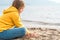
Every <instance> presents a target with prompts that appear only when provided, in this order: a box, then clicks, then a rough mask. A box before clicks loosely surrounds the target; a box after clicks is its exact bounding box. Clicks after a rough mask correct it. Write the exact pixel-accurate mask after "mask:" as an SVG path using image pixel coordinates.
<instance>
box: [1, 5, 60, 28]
mask: <svg viewBox="0 0 60 40" xmlns="http://www.w3.org/2000/svg"><path fill="white" fill-rule="evenodd" d="M9 6H10V5H1V6H0V15H2V14H3V10H5V9H7V8H8V7H9ZM21 19H22V22H23V24H24V25H25V26H26V27H30V28H31V27H35V28H37V27H43V28H44V27H46V28H54V29H60V6H25V8H24V11H23V12H22V13H21Z"/></svg>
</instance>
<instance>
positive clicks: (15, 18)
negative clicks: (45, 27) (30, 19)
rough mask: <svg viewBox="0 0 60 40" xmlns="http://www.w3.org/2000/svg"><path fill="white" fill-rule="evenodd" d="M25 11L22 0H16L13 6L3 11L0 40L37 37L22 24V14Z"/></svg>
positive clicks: (0, 19) (0, 20)
mask: <svg viewBox="0 0 60 40" xmlns="http://www.w3.org/2000/svg"><path fill="white" fill-rule="evenodd" d="M23 9H24V2H23V1H22V0H14V1H13V3H12V6H10V7H9V8H8V9H6V10H4V11H3V15H2V16H1V17H0V39H3V40H4V39H12V38H16V37H23V36H25V35H26V36H27V37H32V36H33V35H35V34H34V33H31V32H29V31H28V30H27V28H25V27H24V25H23V24H22V22H21V19H20V16H19V15H20V14H21V12H22V11H23Z"/></svg>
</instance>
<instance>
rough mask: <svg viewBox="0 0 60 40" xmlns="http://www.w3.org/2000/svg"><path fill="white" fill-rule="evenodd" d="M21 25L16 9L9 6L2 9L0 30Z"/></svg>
mask: <svg viewBox="0 0 60 40" xmlns="http://www.w3.org/2000/svg"><path fill="white" fill-rule="evenodd" d="M14 26H16V27H23V26H24V25H23V24H22V22H21V19H20V16H19V13H18V10H17V9H16V8H15V7H13V6H11V7H9V8H8V9H6V10H4V11H3V15H2V16H1V17H0V32H2V31H4V30H8V29H10V28H13V27H14Z"/></svg>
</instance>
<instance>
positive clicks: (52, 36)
mask: <svg viewBox="0 0 60 40" xmlns="http://www.w3.org/2000/svg"><path fill="white" fill-rule="evenodd" d="M28 29H29V30H30V31H31V32H37V33H38V34H39V37H38V38H17V39H13V40H60V30H57V29H48V28H28Z"/></svg>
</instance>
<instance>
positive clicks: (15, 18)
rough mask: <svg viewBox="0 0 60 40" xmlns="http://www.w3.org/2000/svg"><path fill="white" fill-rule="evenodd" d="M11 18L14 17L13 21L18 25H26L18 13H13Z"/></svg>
mask: <svg viewBox="0 0 60 40" xmlns="http://www.w3.org/2000/svg"><path fill="white" fill-rule="evenodd" d="M11 18H12V21H13V23H14V25H15V26H16V27H23V26H24V25H23V23H22V21H21V18H20V16H19V15H18V13H15V14H11Z"/></svg>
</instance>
